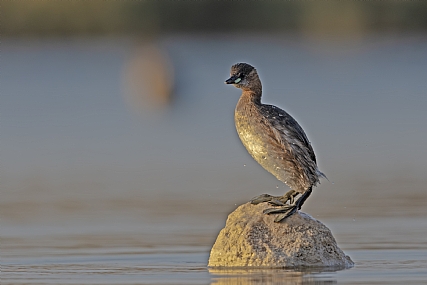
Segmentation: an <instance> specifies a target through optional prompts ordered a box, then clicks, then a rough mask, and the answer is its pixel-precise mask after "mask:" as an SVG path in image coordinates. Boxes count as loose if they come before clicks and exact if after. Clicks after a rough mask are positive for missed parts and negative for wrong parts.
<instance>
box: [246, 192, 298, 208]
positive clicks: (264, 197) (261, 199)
mask: <svg viewBox="0 0 427 285" xmlns="http://www.w3.org/2000/svg"><path fill="white" fill-rule="evenodd" d="M298 194H299V193H298V192H297V191H295V190H289V191H288V192H287V193H286V194H285V195H283V196H272V195H269V194H261V195H259V196H256V197H254V198H252V200H251V201H250V202H251V204H254V205H257V204H260V203H265V202H268V203H270V204H272V205H274V206H285V205H286V202H288V201H289V203H290V204H293V203H294V199H295V197H296V196H297V195H298Z"/></svg>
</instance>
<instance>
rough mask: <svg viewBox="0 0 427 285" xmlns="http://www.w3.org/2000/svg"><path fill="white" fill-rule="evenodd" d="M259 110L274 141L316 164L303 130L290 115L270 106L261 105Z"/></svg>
mask: <svg viewBox="0 0 427 285" xmlns="http://www.w3.org/2000/svg"><path fill="white" fill-rule="evenodd" d="M259 110H260V112H261V113H262V114H263V116H264V117H265V118H266V119H267V121H268V123H269V125H270V126H271V129H272V131H273V133H274V135H275V138H276V140H277V141H278V142H279V143H280V144H282V145H283V146H285V147H286V148H291V149H292V150H293V151H294V153H301V152H303V153H304V155H305V156H306V157H307V156H308V157H310V158H311V160H312V161H313V162H314V163H316V155H315V154H314V150H313V147H312V146H311V144H310V141H309V140H308V138H307V136H306V134H305V132H304V130H303V129H302V128H301V126H300V125H299V124H298V122H297V121H296V120H295V119H294V118H292V116H291V115H289V114H288V113H287V112H286V111H284V110H282V109H280V108H278V107H276V106H272V105H264V104H262V105H261V106H260V107H259Z"/></svg>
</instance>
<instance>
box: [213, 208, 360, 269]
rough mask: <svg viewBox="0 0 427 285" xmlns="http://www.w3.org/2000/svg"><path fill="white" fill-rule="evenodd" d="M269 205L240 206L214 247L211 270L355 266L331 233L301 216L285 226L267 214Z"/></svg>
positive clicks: (303, 215)
mask: <svg viewBox="0 0 427 285" xmlns="http://www.w3.org/2000/svg"><path fill="white" fill-rule="evenodd" d="M266 208H271V206H270V205H268V203H261V204H258V205H252V204H250V203H246V204H243V205H241V206H239V207H238V208H237V209H236V210H235V211H234V212H233V213H231V214H230V215H229V216H228V219H227V223H226V226H225V228H223V229H222V230H221V232H220V233H219V235H218V237H217V240H216V242H215V244H214V245H213V247H212V250H211V254H210V257H209V263H208V266H210V267H286V268H292V267H318V266H321V267H336V268H349V267H352V266H353V265H354V263H353V261H352V260H351V259H350V257H348V256H346V255H345V254H344V252H343V251H342V250H341V249H340V248H339V247H338V245H337V243H336V241H335V238H334V237H333V236H332V233H331V231H330V230H329V229H328V228H327V227H326V226H325V225H324V224H322V223H321V222H319V221H318V220H316V219H314V218H312V217H310V216H309V215H307V214H305V213H302V212H297V213H295V214H294V215H292V216H291V217H289V218H287V219H285V220H284V221H282V222H281V223H275V222H274V221H273V220H274V215H266V214H263V212H262V211H263V210H264V209H266Z"/></svg>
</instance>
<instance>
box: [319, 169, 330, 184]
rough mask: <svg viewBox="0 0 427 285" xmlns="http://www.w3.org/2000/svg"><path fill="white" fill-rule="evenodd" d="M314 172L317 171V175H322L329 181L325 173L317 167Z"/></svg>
mask: <svg viewBox="0 0 427 285" xmlns="http://www.w3.org/2000/svg"><path fill="white" fill-rule="evenodd" d="M316 173H317V176H319V177H323V178H325V179H326V180H328V181H329V179H328V177H326V175H325V174H324V173H323V172H321V171H320V170H319V169H316ZM329 182H331V181H329Z"/></svg>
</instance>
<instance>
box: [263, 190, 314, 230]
mask: <svg viewBox="0 0 427 285" xmlns="http://www.w3.org/2000/svg"><path fill="white" fill-rule="evenodd" d="M291 191H294V190H291ZM291 191H289V192H288V193H286V194H285V196H286V195H288V194H289V193H290V192H291ZM294 192H295V193H296V194H295V193H292V194H290V197H289V200H290V201H291V200H292V201H293V200H294V198H295V196H297V195H298V194H299V193H298V192H296V191H294ZM310 194H311V188H310V189H309V190H307V191H306V192H305V193H304V194H302V195H301V197H299V198H298V200H296V201H295V202H291V204H289V205H287V204H282V205H277V204H276V205H277V206H279V207H278V208H268V209H265V210H264V211H263V213H264V214H267V215H271V214H278V215H277V216H276V218H275V219H274V222H276V223H279V222H281V221H283V220H284V219H286V218H287V217H290V216H292V215H293V214H294V213H295V212H296V211H297V210H300V209H301V207H302V205H303V204H304V202H305V200H307V198H308V196H310ZM285 196H283V197H285ZM272 201H273V200H271V201H270V202H269V203H270V204H273V205H274V203H271V202H272ZM280 202H281V201H280Z"/></svg>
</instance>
